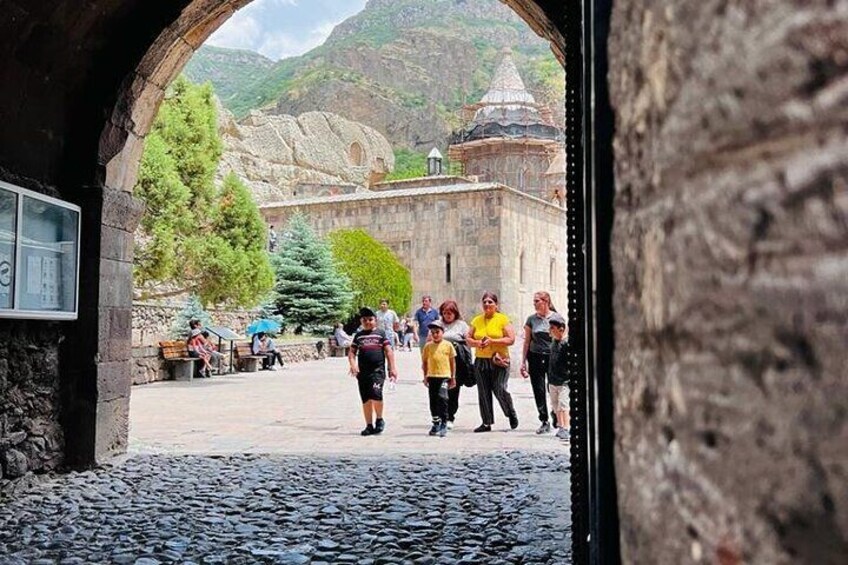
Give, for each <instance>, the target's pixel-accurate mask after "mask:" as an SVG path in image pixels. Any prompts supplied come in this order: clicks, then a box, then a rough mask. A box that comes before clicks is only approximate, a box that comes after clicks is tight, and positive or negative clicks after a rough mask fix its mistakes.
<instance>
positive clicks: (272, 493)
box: [0, 451, 570, 565]
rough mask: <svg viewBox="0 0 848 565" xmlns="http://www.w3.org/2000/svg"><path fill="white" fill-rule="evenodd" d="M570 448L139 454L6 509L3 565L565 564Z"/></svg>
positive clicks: (27, 494)
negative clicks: (471, 452)
mask: <svg viewBox="0 0 848 565" xmlns="http://www.w3.org/2000/svg"><path fill="white" fill-rule="evenodd" d="M568 492H569V484H568V462H567V457H566V455H565V453H564V452H560V453H557V452H547V453H546V452H538V451H536V452H533V451H530V452H518V451H513V452H506V453H504V452H501V453H495V454H476V455H464V456H449V455H442V454H435V455H409V456H403V455H393V456H389V457H380V458H377V457H361V456H360V457H343V456H342V457H336V456H325V457H315V456H280V455H277V456H260V455H234V456H230V455H226V456H224V455H222V456H195V455H139V456H135V457H130V458H128V459H126V460H125V461H123V462H122V463H120V464H116V465H114V466H107V467H104V468H102V469H98V470H96V471H87V472H83V473H71V474H68V475H64V476H59V477H55V478H52V479H50V480H48V481H46V482H43V483H41V484H37V485H34V486H31V487H29V488H28V489H27V490H25V491H24V492H23V493H18V494H17V495H16V496H15V497H14V498H12V499H11V500H7V501H5V503H3V504H0V563H4V564H6V563H9V564H12V563H14V564H17V563H22V564H23V563H26V564H42V563H44V564H46V563H62V564H72V563H79V564H83V563H86V564H87V563H119V564H121V563H131V564H137V565H152V564H156V563H281V564H299V563H312V564H319V563H357V564H361V565H367V564H380V563H410V564H434V563H439V564H442V563H444V564H453V563H468V564H470V563H491V564H505V563H547V564H565V563H568V562H569V561H570V559H569V558H570V554H569V552H570V543H569V538H568V529H569V527H570V514H569V510H568Z"/></svg>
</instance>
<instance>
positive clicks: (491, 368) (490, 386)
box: [474, 357, 515, 426]
mask: <svg viewBox="0 0 848 565" xmlns="http://www.w3.org/2000/svg"><path fill="white" fill-rule="evenodd" d="M474 368H475V370H476V371H477V399H478V400H479V401H480V418H481V419H482V420H483V424H485V425H487V426H491V425H492V424H494V423H495V408H494V405H493V404H492V395H494V396H495V398H497V399H498V404H500V405H501V410H503V413H504V416H506V417H507V418H509V417H510V416H513V415H515V407H514V406H513V405H512V396H511V395H510V394H509V392H508V391H507V390H506V385H507V382H508V381H509V370H508V369H506V368H505V367H498V366H497V365H495V364H494V363H492V360H491V359H486V358H482V357H478V358H477V359H475V360H474Z"/></svg>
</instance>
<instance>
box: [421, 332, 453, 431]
mask: <svg viewBox="0 0 848 565" xmlns="http://www.w3.org/2000/svg"><path fill="white" fill-rule="evenodd" d="M427 328H428V329H429V330H430V337H431V339H432V341H430V342H427V344H426V345H424V349H423V350H422V352H421V369H422V370H423V371H424V386H426V387H427V388H428V390H429V392H430V416H432V417H433V426H432V427H431V428H430V435H431V436H434V435H438V436H439V437H445V436H446V435H447V433H448V391H449V390H450V389H452V388H454V387H456V360H455V359H454V358H455V357H456V351H455V350H454V348H453V345H451V344H450V343H449V342H447V341H445V340H444V339H443V338H444V334H445V325H444V324H443V323H442V322H441V321H440V320H435V321H432V322H430V323H429V324H428V325H427Z"/></svg>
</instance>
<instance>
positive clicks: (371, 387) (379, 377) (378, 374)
mask: <svg viewBox="0 0 848 565" xmlns="http://www.w3.org/2000/svg"><path fill="white" fill-rule="evenodd" d="M356 380H357V382H358V383H359V398H361V399H362V404H365V403H366V402H368V401H369V400H376V401H378V402H382V401H383V383H384V382H386V371H384V370H378V371H374V372H372V373H368V374H365V375H363V374H362V373H360V374H359V376H358V377H356Z"/></svg>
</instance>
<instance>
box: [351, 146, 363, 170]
mask: <svg viewBox="0 0 848 565" xmlns="http://www.w3.org/2000/svg"><path fill="white" fill-rule="evenodd" d="M347 156H348V161H350V164H351V165H353V166H354V167H361V166H362V165H364V164H365V150H364V149H363V148H362V145H360V143H359V142H358V141H354V142H353V143H351V144H350V149H348V155H347Z"/></svg>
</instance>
